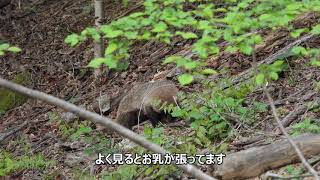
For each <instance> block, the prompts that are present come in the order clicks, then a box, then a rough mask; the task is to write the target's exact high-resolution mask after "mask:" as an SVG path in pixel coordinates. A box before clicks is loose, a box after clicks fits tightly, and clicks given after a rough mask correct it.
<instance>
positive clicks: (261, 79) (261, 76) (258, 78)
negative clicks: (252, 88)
mask: <svg viewBox="0 0 320 180" xmlns="http://www.w3.org/2000/svg"><path fill="white" fill-rule="evenodd" d="M264 80H265V76H264V74H262V73H260V74H258V75H257V76H256V83H257V84H258V85H262V84H263V83H264Z"/></svg>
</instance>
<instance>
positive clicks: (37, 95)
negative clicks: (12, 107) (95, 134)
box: [0, 78, 215, 180]
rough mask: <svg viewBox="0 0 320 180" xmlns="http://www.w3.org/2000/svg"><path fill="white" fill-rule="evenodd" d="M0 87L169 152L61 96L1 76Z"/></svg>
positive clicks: (189, 170) (197, 172) (202, 176)
mask: <svg viewBox="0 0 320 180" xmlns="http://www.w3.org/2000/svg"><path fill="white" fill-rule="evenodd" d="M0 87H4V88H6V89H10V90H12V91H15V92H18V93H21V94H23V95H26V96H28V97H30V98H34V99H39V100H42V101H44V102H47V103H49V104H52V105H55V106H57V107H60V108H62V109H64V110H66V111H70V112H72V113H74V114H77V115H78V116H79V117H82V118H85V119H89V120H91V121H93V122H95V123H99V124H102V125H104V126H106V127H108V128H111V129H113V130H114V131H115V132H117V133H119V134H120V135H121V136H123V137H125V138H128V139H129V140H131V141H133V142H134V143H136V144H138V145H140V146H142V147H144V148H146V149H148V150H150V151H152V152H155V153H159V154H161V155H163V156H164V155H165V154H169V153H168V152H167V151H166V150H165V149H163V148H162V147H160V146H159V145H157V144H153V143H151V142H149V141H147V140H146V139H145V138H144V137H142V136H140V135H138V134H136V133H134V132H133V131H131V130H129V129H127V128H125V127H123V126H121V125H119V124H117V123H115V122H113V121H112V120H111V119H110V118H107V117H103V116H100V115H98V114H96V113H93V112H90V111H87V110H84V109H82V108H79V107H77V106H76V105H74V104H71V103H68V102H66V101H64V100H61V99H59V98H56V97H53V96H50V95H48V94H46V93H43V92H40V91H36V90H32V89H29V88H26V87H23V86H21V85H18V84H15V83H12V82H9V81H7V80H4V79H2V78H0ZM171 164H173V165H176V166H178V167H179V168H180V169H182V170H183V171H184V172H186V173H188V174H190V175H192V176H194V177H196V178H197V179H203V180H205V179H208V180H215V178H213V177H211V176H209V175H207V174H205V173H203V172H202V171H200V170H199V169H197V168H196V167H195V166H193V165H189V164H187V165H177V164H175V161H172V162H171Z"/></svg>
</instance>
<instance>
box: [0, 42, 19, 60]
mask: <svg viewBox="0 0 320 180" xmlns="http://www.w3.org/2000/svg"><path fill="white" fill-rule="evenodd" d="M20 51H21V49H20V48H19V47H17V46H10V44H8V43H0V57H1V56H3V55H4V54H5V52H13V53H18V52H20Z"/></svg>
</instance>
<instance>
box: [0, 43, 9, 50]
mask: <svg viewBox="0 0 320 180" xmlns="http://www.w3.org/2000/svg"><path fill="white" fill-rule="evenodd" d="M9 47H10V44H8V43H3V44H0V51H2V50H7V49H8V48H9Z"/></svg>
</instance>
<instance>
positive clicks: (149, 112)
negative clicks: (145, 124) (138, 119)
mask: <svg viewBox="0 0 320 180" xmlns="http://www.w3.org/2000/svg"><path fill="white" fill-rule="evenodd" d="M144 110H145V114H146V116H147V118H148V119H149V120H150V122H151V124H152V126H153V127H156V126H157V125H158V123H159V122H160V121H161V113H158V112H156V111H155V110H154V109H153V108H152V106H147V107H145V108H144Z"/></svg>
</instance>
